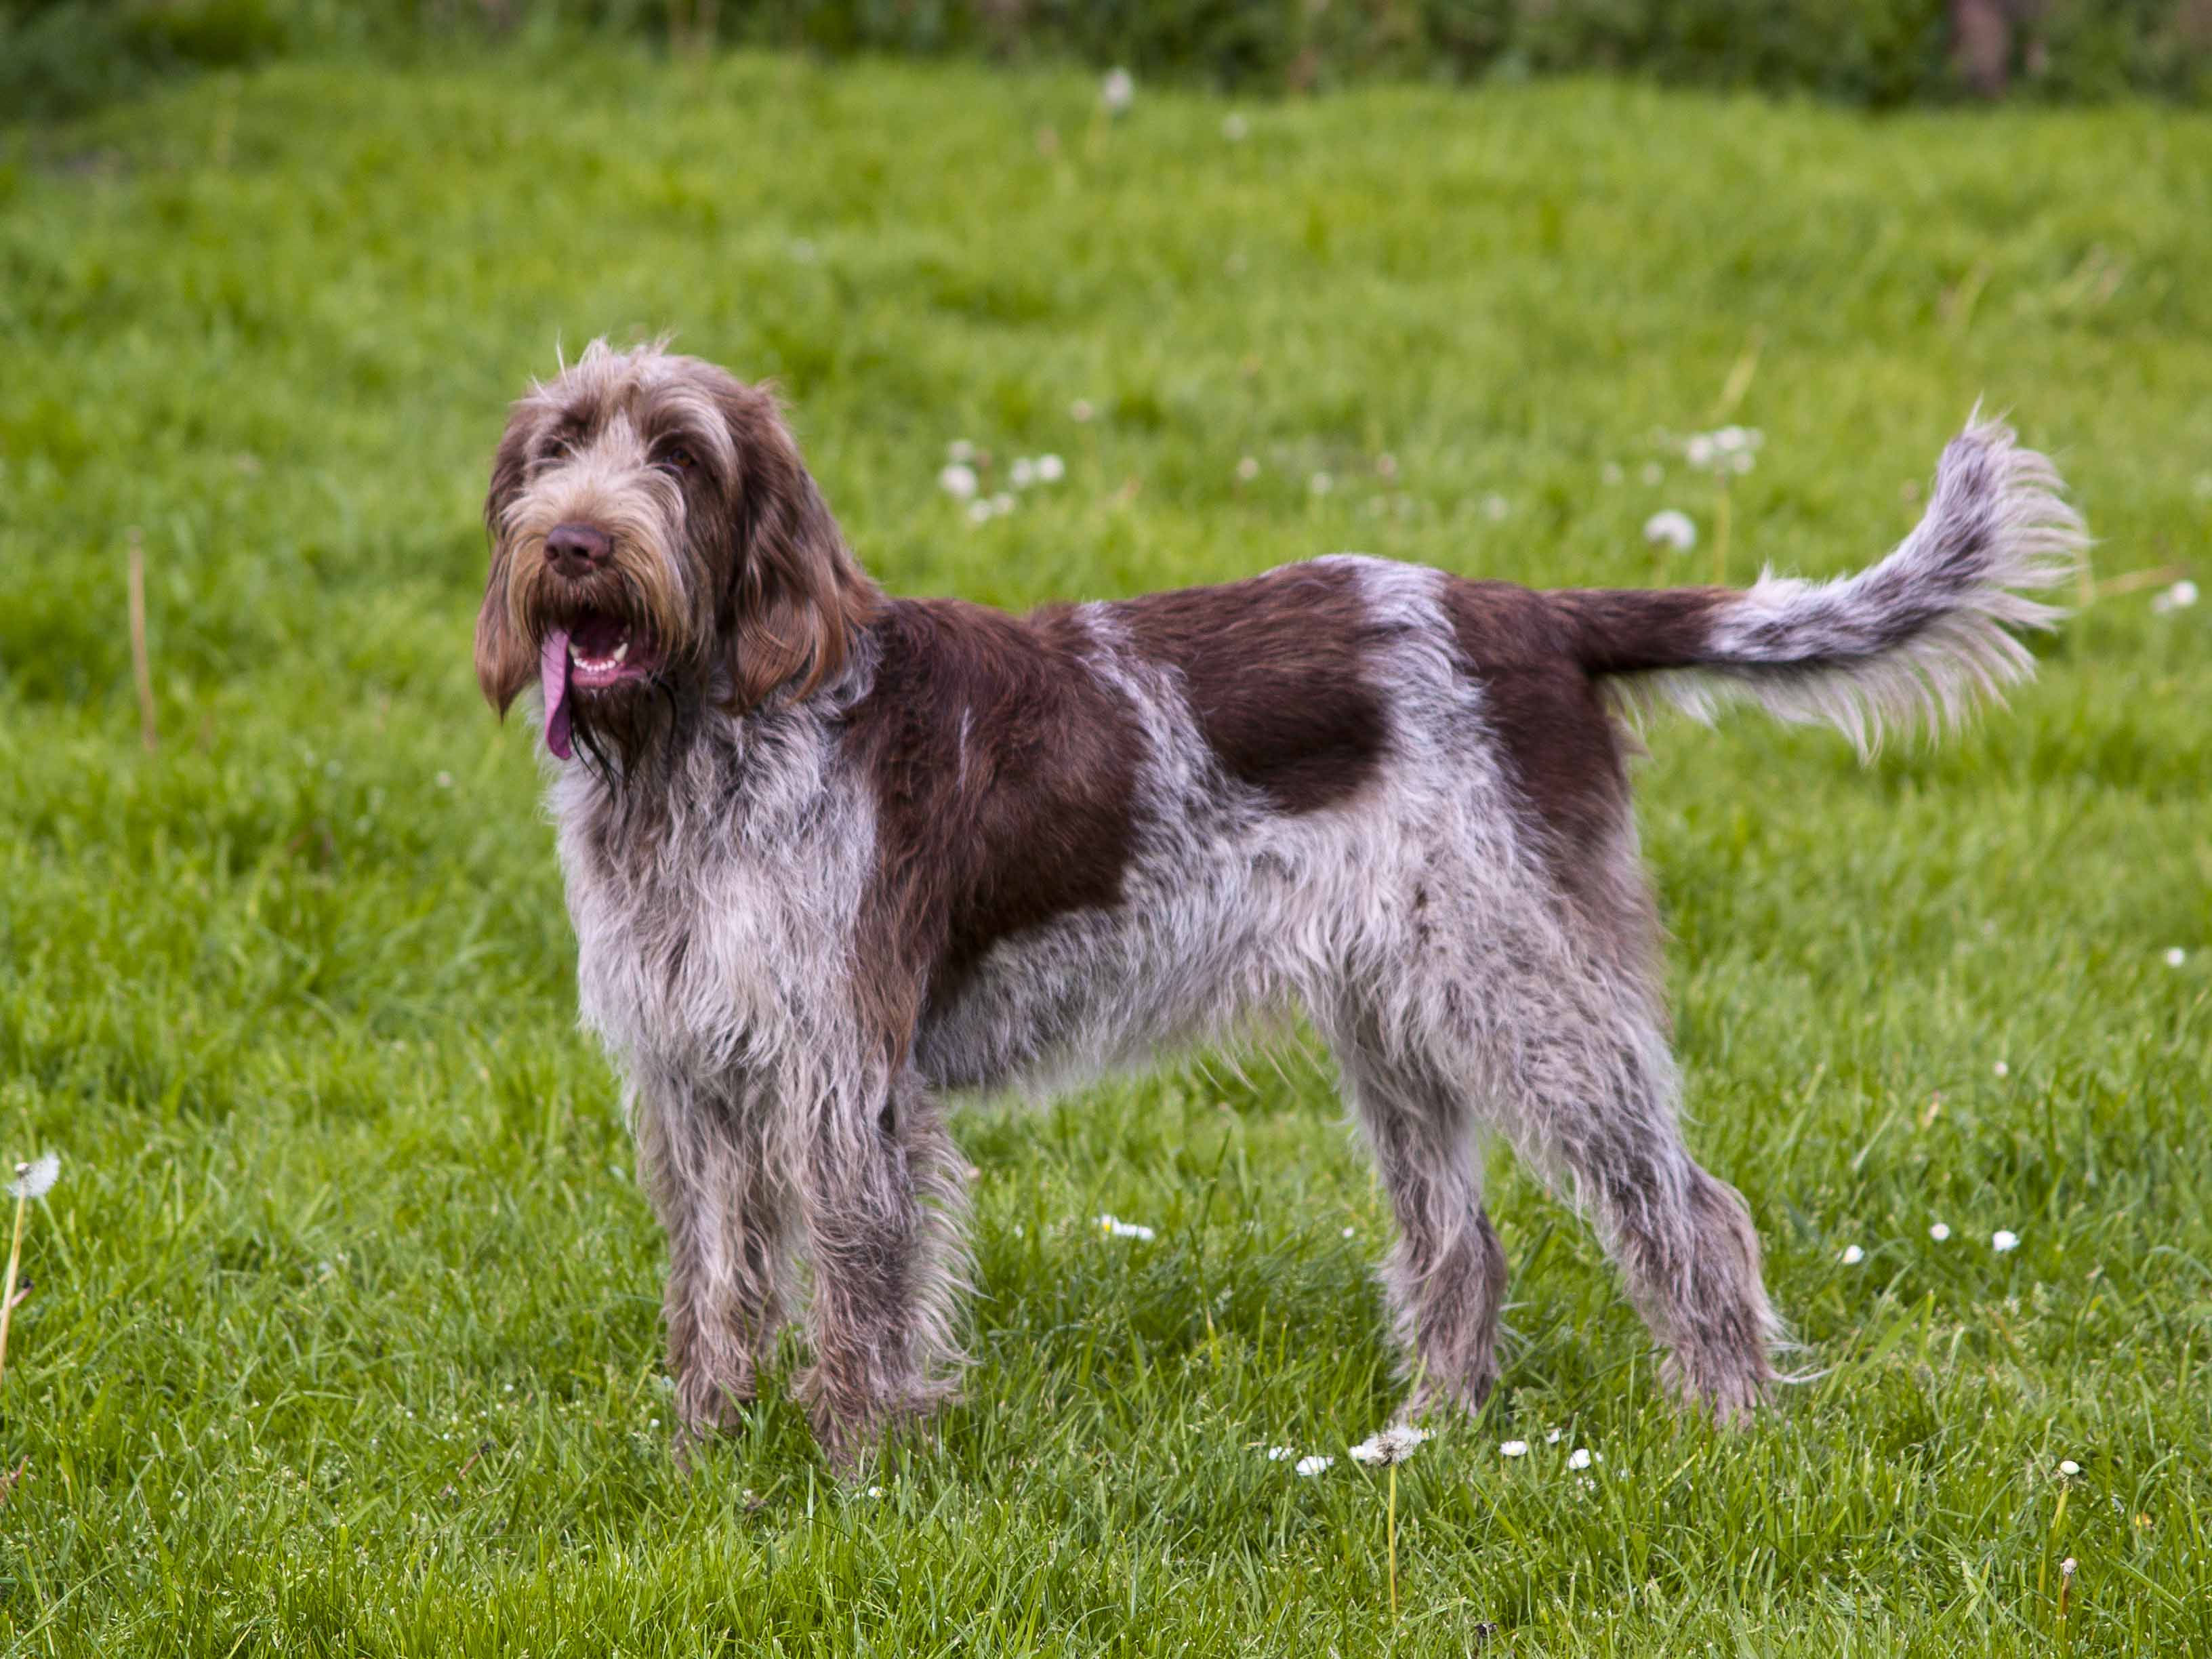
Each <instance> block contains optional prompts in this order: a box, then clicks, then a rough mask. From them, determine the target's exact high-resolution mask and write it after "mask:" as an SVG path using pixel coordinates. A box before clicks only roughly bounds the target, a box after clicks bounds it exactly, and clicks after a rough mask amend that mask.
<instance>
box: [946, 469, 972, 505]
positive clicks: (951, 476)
mask: <svg viewBox="0 0 2212 1659" xmlns="http://www.w3.org/2000/svg"><path fill="white" fill-rule="evenodd" d="M937 487H938V488H939V489H941V490H943V491H944V492H945V494H946V495H950V496H951V497H952V499H953V500H954V501H966V500H967V499H968V498H969V496H970V495H974V494H975V468H974V467H972V466H970V465H968V464H967V463H966V462H965V461H951V462H949V463H947V464H946V465H945V467H944V469H943V470H942V471H939V473H938V475H937Z"/></svg>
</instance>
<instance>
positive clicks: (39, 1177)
mask: <svg viewBox="0 0 2212 1659" xmlns="http://www.w3.org/2000/svg"><path fill="white" fill-rule="evenodd" d="M61 1173H62V1161H61V1159H60V1158H58V1156H56V1155H55V1154H54V1153H52V1152H42V1153H40V1155H39V1156H38V1157H37V1158H33V1159H32V1160H31V1161H30V1162H29V1163H28V1164H17V1165H16V1166H15V1179H14V1180H13V1181H11V1182H9V1183H8V1196H9V1197H10V1198H13V1199H18V1200H21V1199H32V1198H44V1197H45V1196H46V1194H48V1193H50V1192H52V1191H53V1189H54V1182H56V1181H58V1180H59V1179H60V1178H61Z"/></svg>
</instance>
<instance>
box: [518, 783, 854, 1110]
mask: <svg viewBox="0 0 2212 1659" xmlns="http://www.w3.org/2000/svg"><path fill="white" fill-rule="evenodd" d="M699 774H704V775H699ZM576 786H580V787H576ZM669 806H670V810H669V811H665V813H661V814H658V815H656V816H655V817H653V818H652V819H650V820H649V821H647V822H642V823H640V822H635V821H629V822H626V821H625V820H623V818H622V817H619V816H618V815H617V814H616V813H615V811H613V808H612V805H611V801H610V800H609V799H608V798H607V796H606V794H605V791H604V789H602V788H601V787H599V785H597V783H596V782H594V781H590V780H586V779H580V780H576V781H574V785H572V782H571V780H569V779H568V778H566V777H564V778H563V779H562V782H561V784H560V785H559V786H556V789H555V792H554V807H555V814H556V819H557V821H558V823H559V829H560V846H561V860H562V871H563V873H564V875H565V877H566V878H567V884H568V912H569V915H570V918H571V920H572V921H574V925H575V929H576V943H577V992H578V997H579V1000H580V1006H581V1012H582V1014H583V1018H584V1022H585V1024H586V1025H587V1026H589V1027H590V1028H591V1029H592V1030H594V1031H596V1032H597V1033H598V1034H599V1036H600V1037H601V1038H602V1039H603V1040H604V1041H605V1042H607V1044H608V1045H609V1047H610V1048H612V1049H613V1050H614V1051H615V1052H616V1053H617V1054H618V1055H619V1056H621V1057H622V1058H623V1060H625V1061H626V1063H627V1064H628V1065H629V1067H630V1068H631V1069H632V1071H633V1073H635V1072H637V1071H639V1070H650V1071H653V1072H658V1073H664V1074H665V1073H676V1074H680V1075H684V1076H689V1077H691V1078H699V1077H702V1076H705V1075H718V1074H725V1073H733V1072H744V1071H757V1070H760V1069H763V1068H773V1067H777V1066H782V1065H784V1064H786V1063H787V1059H788V1057H789V1056H790V1055H791V1054H793V1052H795V1051H803V1050H805V1049H807V1048H810V1047H811V1048H819V1047H821V1046H823V1045H825V1044H827V1043H829V1042H832V1041H834V1040H835V1037H836V1029H835V1028H836V1027H837V1026H839V1025H840V1024H842V1015H841V1014H840V1013H839V1012H838V1011H837V1008H836V987H838V986H839V985H841V984H842V982H843V980H844V977H845V972H844V970H845V967H846V963H847V962H848V957H849V950H850V937H851V926H852V920H853V917H854V915H855V914H856V912H857V910H858V908H859V902H860V891H861V888H862V885H863V884H864V882H865V880H866V868H867V859H868V854H869V818H868V815H867V813H866V811H865V810H864V808H863V805H862V803H861V802H860V800H859V799H856V798H855V797H854V794H853V793H852V792H850V791H848V790H844V789H842V788H841V787H839V786H838V783H837V781H836V779H835V778H834V777H832V776H831V775H829V769H828V767H827V765H826V757H825V756H824V755H823V754H822V753H820V752H817V745H814V744H797V745H794V746H793V747H791V748H787V749H783V750H773V751H770V752H768V753H765V754H754V755H752V756H750V757H747V761H746V763H744V764H742V765H740V764H738V763H736V762H734V761H732V760H730V759H728V758H724V759H723V760H722V762H721V763H720V764H719V765H718V766H716V767H714V768H713V769H707V768H698V769H695V775H692V776H691V777H690V778H688V779H687V780H685V781H684V783H683V785H682V786H681V796H680V799H675V800H671V802H670V803H669Z"/></svg>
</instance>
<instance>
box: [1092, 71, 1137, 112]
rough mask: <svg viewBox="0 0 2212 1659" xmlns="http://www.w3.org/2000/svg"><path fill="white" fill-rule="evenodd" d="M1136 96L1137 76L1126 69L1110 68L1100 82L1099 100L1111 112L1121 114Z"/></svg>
mask: <svg viewBox="0 0 2212 1659" xmlns="http://www.w3.org/2000/svg"><path fill="white" fill-rule="evenodd" d="M1136 98H1137V77H1136V76H1133V75H1132V74H1130V73H1129V71H1128V70H1125V69H1113V70H1107V71H1106V78H1105V79H1104V80H1103V81H1101V82H1099V83H1098V101H1099V102H1100V103H1102V104H1103V105H1105V106H1106V110H1107V112H1108V113H1109V114H1111V115H1120V114H1121V113H1122V112H1125V111H1126V110H1127V108H1128V107H1129V106H1130V105H1131V104H1133V103H1134V102H1135V101H1136Z"/></svg>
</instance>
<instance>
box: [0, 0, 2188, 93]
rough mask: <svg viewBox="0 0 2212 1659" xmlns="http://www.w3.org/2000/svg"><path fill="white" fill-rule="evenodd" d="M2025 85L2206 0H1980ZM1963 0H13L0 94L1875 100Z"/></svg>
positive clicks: (1943, 77)
mask: <svg viewBox="0 0 2212 1659" xmlns="http://www.w3.org/2000/svg"><path fill="white" fill-rule="evenodd" d="M1986 3H1989V4H1991V5H1993V6H1996V7H1997V8H1999V9H2002V10H2004V11H2006V12H2008V13H2009V14H2012V15H2013V16H2014V18H2015V26H2014V27H2013V29H2012V40H2011V47H2010V58H2011V62H2010V64H2009V71H2010V86H2011V89H2012V90H2013V91H2014V92H2015V93H2016V94H2027V95H2030V96H2033V97H2038V98H2044V99H2057V100H2080V99H2100V98H2107V97H2111V96H2113V95H2115V94H2120V93H2123V92H2128V91H2138V92H2147V93H2151V94H2160V95H2163V96H2167V97H2173V98H2180V99H2191V100H2195V99H2202V98H2203V97H2204V96H2205V95H2206V94H2207V92H2208V91H2212V0H1986ZM1951 6H1952V0H1788V3H1777V0H358V3H352V4H347V3H342V0H0V96H4V97H5V98H6V100H7V102H8V106H9V107H10V108H12V109H14V110H15V111H18V112H30V113H33V114H40V113H52V112H61V111H66V110H69V109H72V108H77V107H82V106H84V105H87V104H89V103H93V102H97V101H99V100H102V99H106V98H109V97H112V96H115V95H117V94H122V93H125V92H128V91H131V90H132V89H133V88H137V87H138V86H140V85H142V84H143V83H144V82H147V81H148V80H149V79H151V78H152V77H154V76H158V75H161V74H163V73H167V72H172V71H175V70H183V69H191V68H193V67H205V66H217V65H233V64H249V63H252V62H255V61H257V60H259V59H262V58H269V57H272V56H276V55H279V54H284V53H301V52H321V53H331V52H363V51H367V52H378V53H380V54H386V55H419V54H426V53H434V52H449V51H451V50H453V49H454V48H455V47H456V46H464V45H466V46H479V45H487V44H495V43H498V44H508V45H513V44H524V45H527V44H529V43H532V42H538V43H540V44H551V43H553V42H555V41H556V40H558V39H560V38H561V37H563V36H571V35H574V34H577V33H595V34H613V35H617V36H627V37H629V38H632V39H635V40H637V41H639V42H640V43H641V45H644V46H647V47H648V48H650V49H652V50H656V51H667V50H683V49H685V48H691V47H696V46H703V45H705V44H707V43H708V42H710V41H719V42H723V43H741V44H745V45H755V46H803V47H805V48H807V49H809V50H811V51H814V52H823V53H827V54H831V55H842V54H846V53H852V52H898V53H923V54H945V53H981V54H984V55H987V56H990V57H993V58H1014V59H1020V58H1066V57H1073V58H1080V59H1083V60H1085V61H1087V62H1090V63H1093V64H1109V63H1111V64H1127V65H1128V66H1130V67H1131V68H1133V69H1134V70H1138V71H1139V73H1142V74H1145V75H1147V76H1156V77H1167V78H1175V79H1181V80H1189V81H1195V82H1201V83H1206V84H1211V85H1214V86H1218V87H1221V88H1235V89H1238V90H1243V91H1255V90H1256V91H1267V90H1293V91H1295V90H1304V89H1306V88H1315V87H1321V86H1327V85H1330V84H1333V83H1336V82H1342V81H1345V80H1347V79H1352V78H1359V77H1369V76H1392V77H1419V78H1436V79H1444V80H1454V81H1460V80H1471V79H1474V78H1476V77H1479V76H1491V75H1500V76H1522V75H1528V74H1549V73H1559V72H1567V71H1584V70H1613V71H1626V72H1631V73H1636V74H1642V75H1647V76H1653V77H1656V78H1657V79H1660V80H1662V81H1668V82H1685V83H1696V84H1705V85H1717V86H1727V87H1758V88H1769V89H1776V90H1784V89H1789V90H1803V91H1808V92H1812V93H1815V94H1820V95H1821V96H1824V97H1827V98H1832V99H1836V100H1842V101H1844V102H1847V103H1852V104H1859V105H1866V106H1892V105H1897V104H1902V103H1906V102H1910V101H1923V100H1942V99H1946V98H1951V97H1955V96H1959V95H1960V94H1961V93H1962V92H1963V90H1964V87H1963V83H1962V82H1961V80H1960V76H1959V73H1958V70H1957V69H1956V67H1955V65H1954V61H1953V58H1954V54H1953V51H1952V24H1951Z"/></svg>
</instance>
